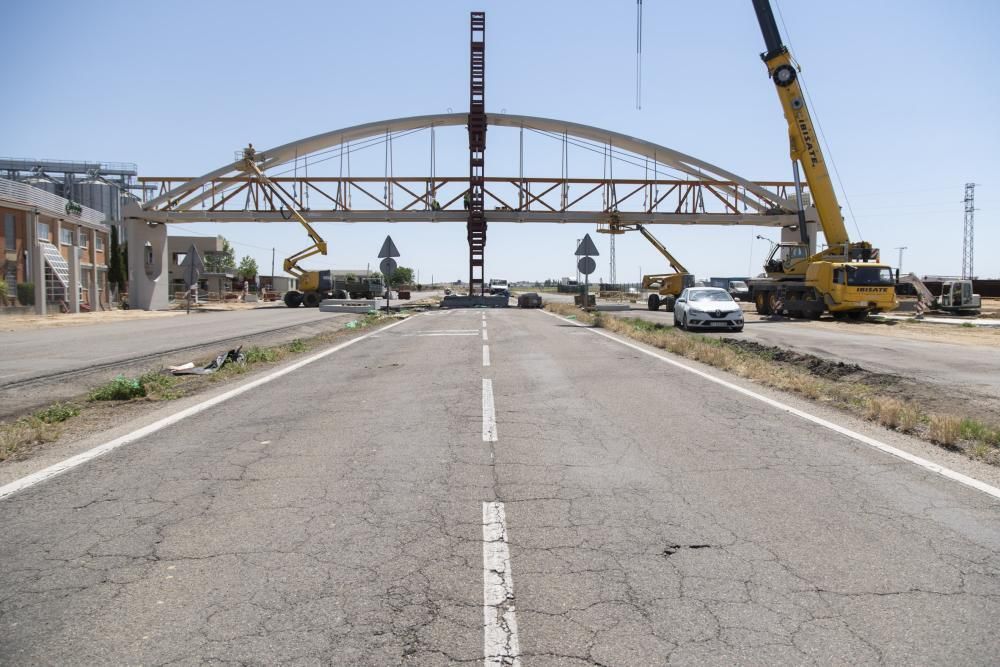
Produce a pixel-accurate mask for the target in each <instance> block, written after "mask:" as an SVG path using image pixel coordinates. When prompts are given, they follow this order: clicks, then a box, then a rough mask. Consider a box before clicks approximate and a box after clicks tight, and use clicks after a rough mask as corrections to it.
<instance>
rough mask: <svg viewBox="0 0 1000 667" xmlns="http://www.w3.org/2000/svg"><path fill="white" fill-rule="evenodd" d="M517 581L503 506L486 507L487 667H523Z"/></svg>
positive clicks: (484, 578) (487, 504)
mask: <svg viewBox="0 0 1000 667" xmlns="http://www.w3.org/2000/svg"><path fill="white" fill-rule="evenodd" d="M520 654H521V648H520V646H519V643H518V639H517V617H516V616H515V614H514V581H513V578H512V577H511V570H510V550H509V548H508V546H507V519H506V516H505V514H504V507H503V503H500V502H492V503H483V656H484V658H485V660H484V664H486V665H505V666H510V665H518V666H519V665H520V664H521V658H520Z"/></svg>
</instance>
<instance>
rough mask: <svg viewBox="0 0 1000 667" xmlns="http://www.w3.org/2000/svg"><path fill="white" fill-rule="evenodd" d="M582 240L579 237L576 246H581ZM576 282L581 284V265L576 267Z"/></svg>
mask: <svg viewBox="0 0 1000 667" xmlns="http://www.w3.org/2000/svg"><path fill="white" fill-rule="evenodd" d="M582 240H583V239H577V240H576V247H577V248H579V247H580V241H582ZM576 284H577V285H579V284H580V267H579V266H578V267H576Z"/></svg>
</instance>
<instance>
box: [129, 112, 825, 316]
mask: <svg viewBox="0 0 1000 667" xmlns="http://www.w3.org/2000/svg"><path fill="white" fill-rule="evenodd" d="M485 117H486V124H487V127H489V126H493V127H500V128H514V129H516V130H519V131H520V132H521V135H522V137H523V135H524V133H525V132H534V133H538V134H540V135H543V136H548V137H550V138H552V139H555V140H558V141H559V142H561V144H562V158H561V159H562V165H563V168H562V170H561V174H560V175H559V176H556V177H530V178H529V177H525V176H524V175H523V173H519V174H518V175H516V176H486V175H485V173H483V171H484V170H483V169H482V166H479V167H478V171H476V168H475V167H473V170H471V171H470V174H469V175H468V176H438V175H437V174H436V173H434V172H435V170H434V168H433V166H432V167H431V168H429V169H428V172H429V173H425V174H418V175H416V176H396V175H395V174H394V173H393V172H392V169H391V168H387V169H386V171H385V172H384V173H382V174H380V175H379V174H372V175H357V174H350V173H348V175H346V176H345V175H343V174H342V173H341V174H339V175H336V176H320V175H315V174H316V172H315V169H314V170H313V175H307V174H308V170H305V169H303V172H304V173H303V174H302V175H300V174H299V165H300V164H301V165H303V166H305V165H308V164H310V159H312V160H313V161H312V163H311V164H313V165H316V164H317V163H318V162H320V161H321V160H323V159H325V160H329V159H331V157H330V155H331V154H332V156H333V157H337V155H338V151H339V155H340V156H343V155H344V154H345V153H346V154H347V155H348V156H349V155H350V152H352V151H354V150H360V148H364V147H367V146H370V145H373V144H376V143H378V142H386V143H388V144H389V146H390V147H391V142H392V141H393V139H394V138H401V137H403V136H406V135H408V134H412V133H415V132H419V131H424V130H426V131H429V132H430V133H431V136H432V141H431V146H432V148H431V156H432V157H431V161H430V164H431V165H434V164H435V158H434V148H433V146H434V141H433V136H434V132H435V131H436V130H437V129H438V128H447V127H461V126H467V124H468V123H469V118H470V115H469V114H464V113H449V114H436V115H427V116H412V117H408V118H397V119H393V120H384V121H377V122H373V123H365V124H362V125H356V126H353V127H348V128H343V129H339V130H334V131H332V132H326V133H323V134H318V135H315V136H312V137H308V138H305V139H301V140H298V141H293V142H291V143H287V144H284V145H281V146H277V147H275V148H271V149H268V150H263V151H257V150H245V151H241V152H240V154H239V155H238V157H237V159H235V160H234V161H233V162H230V163H228V164H226V165H224V166H222V167H220V168H218V169H216V170H214V171H211V172H209V173H207V174H205V175H203V176H200V177H197V178H189V177H172V176H158V177H140V179H139V180H140V182H141V184H142V185H143V192H144V195H145V197H144V199H145V200H144V201H142V202H139V201H131V202H128V203H126V205H125V206H124V207H123V211H122V213H123V215H122V217H123V219H124V220H125V221H126V222H127V225H128V230H129V231H128V235H129V236H128V238H129V266H130V272H129V290H130V292H129V298H130V301H132V302H134V303H133V306H134V307H138V308H150V309H155V308H165V307H166V306H167V300H168V287H167V284H166V283H167V280H166V275H167V266H168V263H167V249H166V246H167V243H166V237H167V233H166V228H167V226H168V225H170V224H174V223H194V222H265V223H283V222H295V220H296V216H301V217H302V219H303V220H304V221H306V222H307V224H312V223H315V222H344V223H363V222H436V223H442V222H456V223H463V222H469V221H470V218H472V217H473V216H474V215H478V216H480V217H479V218H478V219H479V220H480V222H479V223H477V224H478V225H479V226H478V227H475V226H474V225H473V224H472V223H471V222H470V223H469V226H468V228H467V229H468V237H469V238H468V240H469V248H470V267H471V268H470V284H471V283H472V279H473V276H474V275H475V274H474V271H475V270H478V271H479V272H480V273H483V271H484V269H483V267H484V257H485V252H484V251H485V245H486V222H498V223H499V222H511V223H584V224H592V225H597V227H598V231H616V230H622V229H627V228H628V227H627V226H628V225H633V226H634V225H635V224H681V225H757V226H764V227H782V228H785V230H791V229H794V228H796V225H798V214H797V212H796V206H795V202H794V187H795V186H794V183H792V182H790V181H758V182H754V181H750V180H748V179H745V178H742V177H740V176H738V175H736V174H734V173H732V172H730V171H727V170H726V169H723V168H722V167H719V166H717V165H714V164H711V163H709V162H707V161H705V160H701V159H699V158H696V157H693V156H691V155H687V154H685V153H682V152H680V151H677V150H674V149H672V148H668V147H667V146H663V145H661V144H657V143H654V142H651V141H647V140H644V139H639V138H636V137H632V136H628V135H625V134H621V133H619V132H613V131H611V130H606V129H601V128H597V127H592V126H589V125H581V124H579V123H573V122H569V121H563V120H555V119H549V118H539V117H533V116H521V115H512V114H485ZM470 134H472V133H471V132H470ZM571 145H572V146H574V147H583V148H587V149H589V150H591V151H595V152H602V153H603V154H604V156H605V157H604V159H605V164H610V165H612V166H613V165H614V163H615V161H616V160H617V161H619V162H620V163H621V162H624V163H630V164H632V165H634V166H638V167H641V168H644V172H643V173H644V175H645V176H644V177H643V178H624V177H620V176H619V177H616V176H614V169H613V168H612V169H611V170H610V174H608V173H605V174H604V175H603V176H601V177H599V178H596V177H595V178H570V177H569V176H568V173H569V167H568V157H567V155H568V147H569V146H571ZM389 152H391V148H390V149H389ZM317 156H326V157H325V158H318V157H317ZM248 157H249V158H250V162H248V161H247V158H248ZM521 163H522V164H523V141H522V147H521ZM479 164H480V165H481V164H482V161H481V159H480V160H479ZM521 171H522V172H523V167H522V169H521ZM650 172H651V173H650ZM380 188H381V190H382V193H381V194H379V193H378V190H379V189H380ZM290 191H291V192H290ZM470 201H471V207H470V206H469V202H470ZM314 202H316V203H318V205H316V206H314V205H313V203H314ZM469 208H471V209H474V210H468V209H469ZM293 209H294V213H293ZM806 218H807V220H809V221H810V222H811V221H813V220H815V219H816V217H815V211H814V210H813V209H811V208H810V209H807V211H806ZM632 228H634V227H632ZM786 233H790V232H787V231H783V236H784V235H786ZM310 235H313V232H312V230H310ZM796 236H797V235H796ZM314 240H315V237H314ZM314 247H316V246H314ZM323 247H324V248H325V244H323ZM320 252H322V251H320ZM310 254H314V253H312V252H310ZM324 254H325V252H324ZM300 256H307V255H301V254H300ZM479 279H480V280H481V278H479Z"/></svg>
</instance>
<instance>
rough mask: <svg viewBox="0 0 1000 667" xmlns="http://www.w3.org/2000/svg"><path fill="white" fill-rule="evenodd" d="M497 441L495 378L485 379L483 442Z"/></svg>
mask: <svg viewBox="0 0 1000 667" xmlns="http://www.w3.org/2000/svg"><path fill="white" fill-rule="evenodd" d="M496 441H497V416H496V412H495V411H494V408H493V380H483V442H496Z"/></svg>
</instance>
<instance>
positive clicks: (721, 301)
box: [674, 287, 743, 331]
mask: <svg viewBox="0 0 1000 667" xmlns="http://www.w3.org/2000/svg"><path fill="white" fill-rule="evenodd" d="M674 326H675V327H679V328H681V329H726V330H728V331H743V310H742V309H741V308H740V304H738V303H736V301H734V300H733V297H732V296H730V294H729V292H728V291H727V290H724V289H722V288H719V287H688V288H687V289H685V290H684V291H683V292H681V295H680V296H679V297H677V301H676V302H674Z"/></svg>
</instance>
